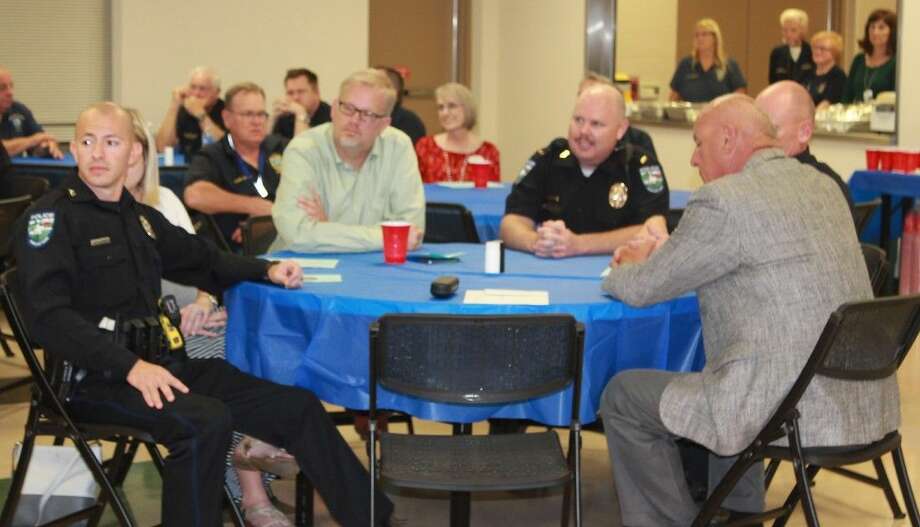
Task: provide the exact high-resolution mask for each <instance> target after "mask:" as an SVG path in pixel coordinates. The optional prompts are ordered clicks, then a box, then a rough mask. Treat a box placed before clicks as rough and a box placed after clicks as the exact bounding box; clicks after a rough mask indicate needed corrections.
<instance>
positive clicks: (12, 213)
mask: <svg viewBox="0 0 920 527" xmlns="http://www.w3.org/2000/svg"><path fill="white" fill-rule="evenodd" d="M46 183H47V182H46ZM14 195H15V196H17V197H15V198H9V199H0V272H2V271H4V270H5V269H7V268H9V267H11V266H12V238H13V225H14V224H15V223H16V220H17V219H19V216H21V215H22V213H23V212H25V210H26V209H27V208H29V204H31V203H32V199H31V198H30V197H29V196H28V195H21V194H14ZM8 340H13V335H12V334H10V333H4V332H0V347H2V348H3V353H4V354H5V355H6V356H7V357H14V355H13V350H12V349H10V345H9V344H8V343H7V341H8ZM29 382H31V379H30V378H28V377H25V378H22V379H17V380H15V381H13V382H11V383H8V384H6V385H4V386H3V387H2V388H0V393H4V392H7V391H9V390H12V389H15V388H18V387H19V386H23V385H25V384H28V383H29Z"/></svg>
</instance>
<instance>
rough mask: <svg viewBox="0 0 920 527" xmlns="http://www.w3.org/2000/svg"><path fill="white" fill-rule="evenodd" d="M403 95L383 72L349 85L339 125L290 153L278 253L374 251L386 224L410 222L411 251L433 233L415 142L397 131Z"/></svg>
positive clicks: (323, 128)
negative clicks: (395, 116) (428, 229)
mask: <svg viewBox="0 0 920 527" xmlns="http://www.w3.org/2000/svg"><path fill="white" fill-rule="evenodd" d="M395 101H396V91H395V90H394V89H393V85H392V84H391V83H390V81H389V79H387V77H386V74H384V73H383V72H381V71H379V70H373V69H368V70H363V71H358V72H356V73H353V74H352V75H350V76H349V77H348V78H347V79H345V81H343V82H342V85H341V87H340V88H339V96H338V98H337V99H336V100H334V101H333V103H332V122H331V123H327V124H323V125H320V126H317V127H315V128H311V129H310V130H307V131H306V132H304V133H302V134H300V135H298V136H297V137H295V138H294V139H293V140H292V141H291V144H290V146H289V147H288V148H287V150H285V152H284V164H283V172H284V174H285V176H284V178H283V179H282V181H281V185H280V186H279V187H278V199H277V200H275V205H274V207H273V208H272V217H273V218H274V222H275V227H276V228H277V229H278V237H277V238H276V239H275V243H274V244H273V245H272V250H282V249H290V250H294V251H299V252H345V251H355V252H358V251H374V250H379V249H381V247H382V246H383V241H382V234H381V229H380V223H381V222H383V221H388V220H402V221H407V222H409V223H410V224H411V225H412V227H411V228H410V231H409V247H410V249H414V248H415V247H417V246H418V245H419V244H420V243H421V241H422V236H423V231H424V228H425V193H424V190H423V189H422V179H421V176H419V172H418V162H417V160H416V157H415V150H414V149H413V147H412V142H411V140H410V139H409V137H408V136H407V135H406V134H405V133H403V132H401V131H399V130H396V129H395V128H392V127H390V126H389V125H390V111H391V110H392V108H393V104H394V103H395Z"/></svg>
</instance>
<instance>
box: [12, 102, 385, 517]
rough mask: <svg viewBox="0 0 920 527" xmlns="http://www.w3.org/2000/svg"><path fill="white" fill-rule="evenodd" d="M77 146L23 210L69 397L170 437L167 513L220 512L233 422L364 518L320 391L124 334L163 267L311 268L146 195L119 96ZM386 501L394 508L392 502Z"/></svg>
mask: <svg viewBox="0 0 920 527" xmlns="http://www.w3.org/2000/svg"><path fill="white" fill-rule="evenodd" d="M71 151H72V152H73V155H74V157H76V159H77V165H78V169H79V173H78V177H77V176H71V177H69V178H68V179H66V180H64V182H63V183H62V184H61V186H60V187H58V188H56V189H54V190H52V191H51V192H49V193H48V194H47V195H45V196H44V197H43V198H42V199H40V200H39V201H38V202H36V204H35V205H34V206H33V207H32V208H31V209H30V210H29V211H28V212H27V213H26V214H25V215H24V216H23V220H21V222H20V224H19V225H18V226H17V229H16V231H15V232H16V239H15V250H16V257H17V260H18V262H19V268H20V271H19V284H17V285H18V286H19V287H20V291H26V292H28V295H27V297H26V298H25V299H24V300H25V302H24V304H25V305H23V306H22V307H23V308H24V311H25V315H26V320H27V323H28V324H29V326H30V328H31V330H32V335H33V337H34V338H35V339H36V340H37V341H38V343H39V344H40V345H41V346H42V347H43V348H44V349H45V350H47V351H48V352H49V353H50V354H51V355H52V356H54V357H55V358H58V359H65V360H68V361H70V362H71V363H73V365H74V367H75V369H76V371H77V374H76V375H75V379H76V382H75V385H74V386H73V390H72V393H71V395H70V396H69V397H68V401H69V405H70V408H71V410H72V412H73V413H74V414H75V416H76V417H77V418H78V419H80V420H82V421H86V422H94V421H95V422H101V423H109V424H123V425H127V426H131V427H135V428H139V429H142V430H146V431H148V432H149V433H150V434H151V435H153V437H154V438H155V439H156V440H157V442H159V443H161V444H163V445H165V446H166V447H167V448H168V449H169V456H168V457H167V459H166V467H165V471H164V478H163V479H164V482H163V500H162V519H163V525H195V526H215V525H220V524H221V485H222V481H223V473H224V458H225V455H226V451H227V448H228V447H229V444H230V436H231V431H232V430H239V431H240V432H243V433H245V434H248V435H251V436H254V437H257V438H259V439H262V440H264V441H266V442H268V443H271V444H275V445H278V446H281V447H283V448H285V449H287V450H288V451H289V452H291V454H293V455H294V457H295V458H296V459H297V462H298V464H299V465H300V468H301V469H302V470H303V471H304V473H305V475H306V476H307V477H308V478H309V479H310V481H312V482H313V484H314V485H315V487H316V489H317V490H318V491H319V493H320V494H321V495H322V497H323V499H324V500H325V502H326V504H327V505H328V507H329V510H330V512H331V513H332V516H333V517H334V518H335V519H336V520H337V521H338V522H339V523H341V524H342V525H346V526H358V525H361V526H364V525H367V524H368V517H369V510H368V509H369V502H368V497H369V495H370V494H369V493H370V487H369V482H368V475H367V472H366V471H365V470H364V468H363V467H362V466H361V464H360V463H359V461H358V459H357V458H356V457H355V455H354V453H353V452H352V451H351V449H350V448H349V447H348V445H347V444H346V443H345V441H344V440H343V439H342V437H341V436H340V435H339V434H338V432H337V431H336V429H335V427H334V426H333V424H332V421H331V420H330V419H329V417H328V416H327V415H326V413H325V410H324V409H323V407H322V405H321V403H320V402H319V400H318V399H317V398H316V397H315V396H314V395H313V394H312V393H310V392H307V391H305V390H302V389H297V388H293V387H287V386H280V385H276V384H273V383H270V382H268V381H264V380H261V379H257V378H255V377H251V376H249V375H247V374H244V373H242V372H240V371H239V370H237V369H236V368H234V367H233V366H231V365H229V364H227V363H226V362H224V361H222V360H219V359H217V360H215V359H210V360H194V359H187V358H186V357H184V356H176V355H175V354H173V355H169V354H160V353H150V352H149V351H148V354H146V355H144V358H141V357H139V356H138V354H136V352H137V350H136V349H135V350H134V352H132V350H130V349H129V348H128V345H130V344H122V343H121V340H120V339H117V338H115V332H117V331H118V330H119V329H120V328H122V327H123V326H124V323H125V322H131V321H136V320H140V321H143V320H144V319H145V317H151V316H155V315H156V313H157V307H156V302H157V298H158V297H159V295H160V278H161V277H165V278H167V279H169V280H173V281H176V282H180V283H183V284H188V285H194V286H196V287H198V288H200V289H204V290H206V291H210V292H212V293H217V292H219V290H220V289H222V288H224V287H227V286H229V285H232V284H234V283H236V282H239V281H241V280H268V281H271V282H273V283H275V284H279V285H283V286H284V287H288V288H294V287H299V286H300V283H301V277H302V275H301V270H300V268H299V267H298V266H297V265H296V264H295V263H293V262H290V261H285V262H281V263H276V264H274V263H269V262H266V261H264V260H257V259H253V258H244V257H239V256H234V255H230V254H226V253H223V252H220V251H218V250H217V249H216V248H214V247H213V246H211V245H210V244H208V243H206V242H204V241H203V240H201V239H199V238H197V237H195V236H191V235H188V234H186V232H185V231H184V230H182V229H180V228H177V227H173V226H172V225H171V224H170V223H169V222H168V221H167V220H166V219H165V218H164V217H163V216H162V215H161V214H160V213H159V212H157V211H156V210H154V209H153V208H151V207H148V206H146V205H143V204H141V203H138V202H136V201H135V200H134V199H133V198H132V197H131V194H130V193H128V192H125V191H124V181H125V176H126V173H127V167H128V165H129V164H130V163H131V162H134V161H136V160H137V157H138V156H140V155H142V154H141V147H140V144H138V143H135V141H134V139H133V133H132V127H131V119H130V117H129V116H128V114H127V113H125V111H124V110H123V109H122V108H121V107H119V106H118V105H116V104H114V103H108V102H107V103H99V104H95V105H93V106H90V107H89V108H88V109H86V110H84V111H83V113H82V114H80V117H79V119H78V121H77V125H76V136H75V138H74V142H73V143H71ZM113 330H115V331H113ZM154 351H159V350H154ZM164 355H165V356H164ZM378 501H379V503H380V505H379V507H380V509H379V510H381V511H383V512H384V514H383V515H382V517H384V518H388V517H389V515H390V513H391V511H392V505H391V504H390V502H389V501H388V500H387V499H386V497H385V496H382V495H380V496H378Z"/></svg>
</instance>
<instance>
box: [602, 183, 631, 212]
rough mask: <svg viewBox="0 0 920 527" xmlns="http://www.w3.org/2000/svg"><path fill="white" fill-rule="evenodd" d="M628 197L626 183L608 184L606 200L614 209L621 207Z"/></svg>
mask: <svg viewBox="0 0 920 527" xmlns="http://www.w3.org/2000/svg"><path fill="white" fill-rule="evenodd" d="M628 199H629V187H627V186H626V183H614V184H613V185H610V192H608V193H607V202H608V203H610V206H611V207H613V208H615V209H622V208H623V207H624V206H625V205H626V200H628Z"/></svg>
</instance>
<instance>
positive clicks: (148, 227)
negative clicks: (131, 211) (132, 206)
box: [138, 215, 157, 240]
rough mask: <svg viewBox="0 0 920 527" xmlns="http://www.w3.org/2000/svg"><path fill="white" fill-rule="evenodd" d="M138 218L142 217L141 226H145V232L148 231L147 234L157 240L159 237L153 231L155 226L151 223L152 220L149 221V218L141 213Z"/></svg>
mask: <svg viewBox="0 0 920 527" xmlns="http://www.w3.org/2000/svg"><path fill="white" fill-rule="evenodd" d="M138 219H140V221H141V227H143V229H144V232H146V233H147V236H150V238H151V239H152V240H156V239H157V235H156V234H155V233H154V232H153V226H152V225H150V222H149V221H147V218H145V217H143V216H140V215H139V216H138Z"/></svg>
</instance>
